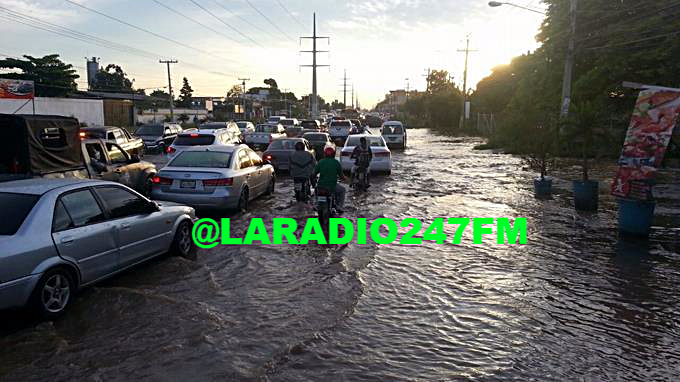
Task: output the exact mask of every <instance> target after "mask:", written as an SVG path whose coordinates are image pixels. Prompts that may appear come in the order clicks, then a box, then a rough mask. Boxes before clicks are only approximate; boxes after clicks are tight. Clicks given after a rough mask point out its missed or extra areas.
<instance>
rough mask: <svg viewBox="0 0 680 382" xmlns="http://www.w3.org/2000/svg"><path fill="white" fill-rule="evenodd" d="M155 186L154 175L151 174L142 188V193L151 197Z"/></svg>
mask: <svg viewBox="0 0 680 382" xmlns="http://www.w3.org/2000/svg"><path fill="white" fill-rule="evenodd" d="M152 187H153V175H149V176H147V177H146V179H145V180H144V186H143V189H142V195H144V196H146V197H147V198H149V199H151V188H152Z"/></svg>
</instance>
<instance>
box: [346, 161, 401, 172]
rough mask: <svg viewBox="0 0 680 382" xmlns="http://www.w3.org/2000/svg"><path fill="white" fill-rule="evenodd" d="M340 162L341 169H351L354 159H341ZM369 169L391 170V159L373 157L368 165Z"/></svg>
mask: <svg viewBox="0 0 680 382" xmlns="http://www.w3.org/2000/svg"><path fill="white" fill-rule="evenodd" d="M340 164H341V165H342V170H343V171H351V170H352V167H353V166H354V161H353V160H351V159H341V160H340ZM368 168H369V170H371V171H391V170H392V160H391V159H381V160H376V159H375V158H374V159H373V160H372V161H371V164H370V165H369V166H368Z"/></svg>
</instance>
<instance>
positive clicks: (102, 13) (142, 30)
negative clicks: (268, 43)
mask: <svg viewBox="0 0 680 382" xmlns="http://www.w3.org/2000/svg"><path fill="white" fill-rule="evenodd" d="M64 1H65V2H67V3H69V4H73V5H75V6H77V7H80V8H82V9H85V10H87V11H90V12H92V13H96V14H98V15H100V16H102V17H106V18H107V19H110V20H113V21H116V22H118V23H120V24H123V25H126V26H128V27H130V28H133V29H137V30H138V31H141V32H144V33H147V34H150V35H152V36H154V37H157V38H160V39H162V40H165V41H169V42H171V43H173V44H175V45H179V46H181V47H184V48H187V49H191V50H193V51H196V52H200V53H203V54H206V55H208V56H212V57H215V58H219V59H220V60H228V61H232V62H233V60H231V59H228V58H225V57H222V56H219V55H216V54H213V53H210V52H208V51H205V50H203V49H199V48H196V47H195V46H191V45H189V44H185V43H183V42H180V41H177V40H174V39H171V38H169V37H165V36H162V35H160V34H158V33H156V32H153V31H150V30H148V29H146V28H142V27H140V26H137V25H134V24H131V23H129V22H127V21H124V20H121V19H119V18H117V17H114V16H111V15H108V14H106V13H104V12H100V11H98V10H96V9H93V8H90V7H87V6H85V5H82V4H78V3H76V2H75V1H72V0H64Z"/></svg>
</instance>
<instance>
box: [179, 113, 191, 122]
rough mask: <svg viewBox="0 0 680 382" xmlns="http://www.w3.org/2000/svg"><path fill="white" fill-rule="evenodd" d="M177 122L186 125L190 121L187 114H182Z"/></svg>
mask: <svg viewBox="0 0 680 382" xmlns="http://www.w3.org/2000/svg"><path fill="white" fill-rule="evenodd" d="M177 120H178V121H179V122H180V123H186V122H187V121H188V120H189V116H188V115H187V114H186V113H182V114H180V115H178V116H177Z"/></svg>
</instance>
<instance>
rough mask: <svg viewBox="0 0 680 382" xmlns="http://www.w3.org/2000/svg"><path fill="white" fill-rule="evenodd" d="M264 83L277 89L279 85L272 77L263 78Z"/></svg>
mask: <svg viewBox="0 0 680 382" xmlns="http://www.w3.org/2000/svg"><path fill="white" fill-rule="evenodd" d="M264 84H265V85H269V87H270V88H272V89H278V87H279V85H278V84H277V83H276V80H275V79H273V78H267V79H266V80H264Z"/></svg>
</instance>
